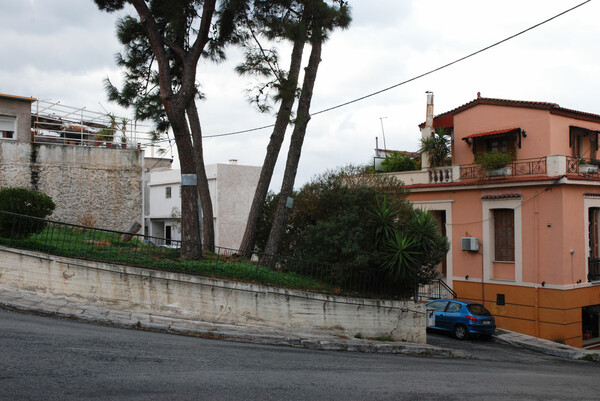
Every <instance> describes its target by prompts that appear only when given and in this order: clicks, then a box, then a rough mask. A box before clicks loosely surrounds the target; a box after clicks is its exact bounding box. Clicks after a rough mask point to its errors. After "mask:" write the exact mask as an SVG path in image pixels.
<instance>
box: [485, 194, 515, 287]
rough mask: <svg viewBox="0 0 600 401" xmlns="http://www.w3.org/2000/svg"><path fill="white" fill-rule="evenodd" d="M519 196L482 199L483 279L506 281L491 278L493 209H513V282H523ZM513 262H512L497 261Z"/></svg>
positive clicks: (493, 243) (493, 249)
mask: <svg viewBox="0 0 600 401" xmlns="http://www.w3.org/2000/svg"><path fill="white" fill-rule="evenodd" d="M521 203H522V199H521V198H514V199H482V200H481V209H482V216H481V217H482V220H483V238H482V241H481V242H482V244H483V246H482V253H483V281H484V282H491V281H506V280H503V279H495V278H493V264H494V262H495V255H496V249H495V242H494V240H495V238H494V212H493V210H494V209H513V210H514V219H515V221H514V229H515V261H514V264H515V283H518V284H522V283H523V225H522V221H523V220H522V216H521ZM498 263H513V262H498Z"/></svg>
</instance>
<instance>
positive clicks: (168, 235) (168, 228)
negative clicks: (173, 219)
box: [165, 226, 171, 245]
mask: <svg viewBox="0 0 600 401" xmlns="http://www.w3.org/2000/svg"><path fill="white" fill-rule="evenodd" d="M165 244H166V245H171V226H165Z"/></svg>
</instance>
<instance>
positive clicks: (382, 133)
mask: <svg viewBox="0 0 600 401" xmlns="http://www.w3.org/2000/svg"><path fill="white" fill-rule="evenodd" d="M384 118H387V117H379V122H380V123H381V136H382V137H383V150H385V151H386V152H387V146H386V145H385V132H384V130H383V119H384Z"/></svg>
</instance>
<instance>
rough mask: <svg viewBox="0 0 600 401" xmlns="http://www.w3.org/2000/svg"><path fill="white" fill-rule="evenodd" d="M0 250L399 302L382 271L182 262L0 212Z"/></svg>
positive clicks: (144, 246) (208, 252) (231, 260)
mask: <svg viewBox="0 0 600 401" xmlns="http://www.w3.org/2000/svg"><path fill="white" fill-rule="evenodd" d="M0 245H4V246H7V247H12V248H18V249H28V250H33V251H40V252H44V253H48V254H53V255H59V256H67V257H73V258H78V259H84V260H92V261H102V262H108V263H116V264H122V265H129V266H138V267H145V268H151V269H159V270H166V271H171V272H180V273H187V274H195V275H201V276H208V277H215V278H224V279H234V280H239V281H245V282H250V283H257V284H265V285H273V286H278V287H283V288H293V289H300V290H307V291H315V292H323V293H330V294H336V295H348V296H361V297H371V298H387V299H394V298H399V297H400V295H401V294H402V292H401V291H399V288H398V285H394V284H393V283H391V282H390V281H389V280H388V279H387V276H386V274H385V272H383V271H381V269H351V268H348V267H345V266H340V265H334V264H328V263H323V262H316V261H310V260H303V259H297V258H291V257H283V256H274V255H267V254H262V253H254V254H253V255H252V256H251V257H250V258H247V257H243V256H242V254H241V252H239V251H238V250H236V249H230V248H223V247H218V246H215V247H211V248H210V249H209V248H208V247H206V246H203V254H202V258H201V259H200V260H183V259H182V258H181V257H180V256H181V255H180V250H181V241H178V240H172V239H171V240H169V239H165V238H159V237H150V236H145V235H143V234H131V233H126V232H119V231H110V230H103V229H98V228H93V227H86V226H82V225H75V224H66V223H62V222H57V221H51V220H43V219H38V218H35V217H29V216H23V215H18V214H13V213H8V212H3V211H0ZM404 294H406V290H404Z"/></svg>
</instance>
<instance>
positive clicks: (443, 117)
mask: <svg viewBox="0 0 600 401" xmlns="http://www.w3.org/2000/svg"><path fill="white" fill-rule="evenodd" d="M478 105H491V106H504V107H521V108H527V109H537V110H548V111H549V112H550V113H551V114H557V115H561V116H566V117H574V118H578V119H581V120H586V121H592V122H600V115H598V114H593V113H587V112H584V111H577V110H572V109H565V108H563V107H560V106H559V105H558V104H557V103H549V102H535V101H525V100H509V99H494V98H489V97H480V98H477V99H474V100H471V101H470V102H469V103H465V104H463V105H462V106H459V107H457V108H455V109H452V110H450V111H447V112H445V113H443V114H439V115H437V116H435V117H434V119H433V124H434V127H435V126H436V121H438V122H440V121H443V122H444V123H445V125H444V126H445V127H452V126H454V123H453V117H454V115H456V114H458V113H460V112H462V111H465V110H467V109H470V108H472V107H475V106H478ZM449 124H450V125H449ZM438 125H439V123H438ZM424 126H425V123H421V124H420V125H419V127H420V128H423V127H424ZM440 126H441V125H440Z"/></svg>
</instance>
